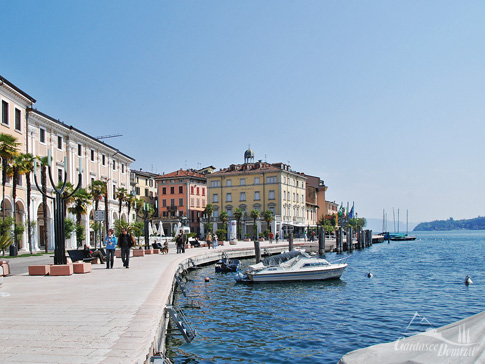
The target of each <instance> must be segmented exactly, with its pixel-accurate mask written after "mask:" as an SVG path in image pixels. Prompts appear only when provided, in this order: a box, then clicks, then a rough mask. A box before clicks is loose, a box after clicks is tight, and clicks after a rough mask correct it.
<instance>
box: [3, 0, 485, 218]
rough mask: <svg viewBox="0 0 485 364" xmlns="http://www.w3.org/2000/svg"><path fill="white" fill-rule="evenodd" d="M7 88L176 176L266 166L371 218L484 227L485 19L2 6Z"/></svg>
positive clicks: (327, 11) (444, 6)
mask: <svg viewBox="0 0 485 364" xmlns="http://www.w3.org/2000/svg"><path fill="white" fill-rule="evenodd" d="M0 9H1V21H0V34H1V42H0V44H1V52H0V75H2V76H3V77H5V78H6V79H8V80H9V81H10V82H12V83H13V84H15V85H16V86H17V87H19V88H20V89H22V90H23V91H24V92H26V93H28V94H29V95H31V96H32V97H34V98H35V99H36V100H37V102H36V104H35V105H34V107H35V108H37V109H38V110H39V111H42V112H43V113H46V114H47V115H49V116H51V117H54V118H56V119H60V120H61V121H63V122H64V123H66V124H68V125H73V126H75V127H76V128H78V129H80V130H82V131H84V132H86V133H87V134H89V135H91V136H101V135H116V134H121V135H122V136H121V137H116V138H110V139H105V140H104V141H105V142H106V143H108V144H109V145H111V146H113V147H115V148H118V149H120V151H122V152H123V153H125V154H127V155H129V156H130V157H132V158H134V159H135V160H136V162H135V163H133V164H132V166H131V167H132V168H133V169H140V168H142V169H143V170H144V171H150V172H154V173H160V174H161V173H163V172H165V173H168V172H172V171H174V170H177V169H179V168H184V169H185V168H202V167H206V166H209V165H212V166H215V167H216V168H218V169H219V168H225V167H227V166H229V165H230V164H233V163H234V164H237V163H243V162H244V158H243V156H244V151H245V150H246V149H247V148H248V147H249V146H250V147H251V149H252V150H253V151H254V153H255V159H256V160H263V161H267V162H270V163H277V162H283V163H289V164H290V165H291V168H292V169H293V170H295V171H298V172H303V173H306V174H309V175H313V176H318V177H320V178H321V179H322V180H324V182H325V185H326V186H328V190H327V200H329V201H335V202H336V203H338V204H340V203H342V202H343V203H344V205H345V206H346V205H347V202H348V203H349V204H350V205H352V203H354V204H355V210H356V212H357V213H358V216H359V217H366V218H368V219H371V218H375V219H382V216H383V211H384V210H385V211H386V213H387V215H388V218H389V219H390V220H391V219H392V214H393V212H392V211H393V209H394V211H396V214H397V209H400V211H401V215H400V216H401V221H404V219H405V212H404V211H406V210H407V211H408V214H409V221H410V222H411V221H412V222H424V221H432V220H443V219H449V218H450V217H452V218H454V219H456V220H458V219H464V218H473V217H477V216H483V215H485V214H484V212H483V211H484V209H485V195H484V192H483V181H485V169H484V168H483V164H484V163H483V157H484V155H485V153H484V149H485V143H484V142H483V135H484V134H485V123H484V122H483V121H484V117H485V102H484V100H485V98H484V96H485V95H484V93H485V66H484V65H485V43H484V41H483V39H484V36H485V22H484V21H483V14H484V13H485V2H482V1H473V0H471V1H466V2H460V1H447V0H439V1H431V0H430V1H413V0H403V1H398V0H396V1H361V0H356V1H335V0H334V1H327V0H319V1H311V0H308V1H307V0H301V1H287V0H286V1H285V0H275V1H272V0H271V1H270V0H258V1H251V0H244V1H242V0H240V1H227V0H221V1H215V0H209V1H165V0H158V1H149V0H142V1H136V2H135V1H125V0H116V1H114V0H103V1H88V0H87V1H72V0H62V1H61V0H47V1H37V0H33V1H25V0H18V1H5V0H4V1H2V2H1V3H0Z"/></svg>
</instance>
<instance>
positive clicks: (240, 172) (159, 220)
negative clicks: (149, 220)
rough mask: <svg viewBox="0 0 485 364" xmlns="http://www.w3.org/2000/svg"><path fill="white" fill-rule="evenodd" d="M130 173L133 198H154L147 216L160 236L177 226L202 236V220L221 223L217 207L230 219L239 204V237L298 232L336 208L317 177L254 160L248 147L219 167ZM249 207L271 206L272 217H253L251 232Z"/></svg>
mask: <svg viewBox="0 0 485 364" xmlns="http://www.w3.org/2000/svg"><path fill="white" fill-rule="evenodd" d="M132 173H133V175H134V176H135V177H134V178H135V179H136V181H137V188H136V191H137V192H139V193H141V195H139V196H138V195H137V197H138V198H143V197H145V198H146V199H153V200H154V206H155V207H156V216H155V217H154V218H153V221H154V222H155V223H156V224H162V226H163V230H164V232H165V234H166V235H172V234H173V233H174V231H175V230H176V229H177V228H178V227H179V226H188V227H190V230H191V232H194V233H196V234H198V235H199V236H200V237H203V236H204V235H205V233H206V232H205V231H204V226H207V224H208V223H209V227H210V229H211V230H213V231H215V230H217V228H218V227H220V226H221V224H222V222H221V221H220V215H221V212H223V211H224V212H226V213H227V215H228V216H229V219H230V220H234V219H235V217H234V216H235V215H234V212H235V211H236V209H240V210H239V211H243V213H244V214H243V218H242V221H241V227H242V231H241V235H242V236H243V237H244V236H254V235H255V233H258V234H260V233H262V232H265V231H267V230H270V231H271V232H273V233H279V235H280V236H281V237H285V236H286V235H287V234H288V233H293V234H294V235H295V236H296V237H303V235H304V234H305V232H306V231H308V229H309V228H313V227H315V226H316V225H317V223H318V221H319V220H320V219H322V217H324V216H327V215H333V214H336V213H337V204H335V203H334V202H328V201H326V200H325V192H326V190H327V186H325V183H324V181H323V180H321V179H320V178H319V177H315V176H310V175H306V174H304V173H301V172H296V171H294V170H292V169H291V167H290V166H289V165H288V164H284V163H268V162H263V161H261V160H258V161H255V158H254V152H253V151H252V150H251V149H248V150H246V151H245V152H244V163H241V164H231V165H230V166H228V167H227V168H221V169H220V170H216V169H215V167H213V166H210V167H207V168H204V169H202V170H192V169H189V170H183V169H180V170H177V171H174V172H171V173H168V174H162V175H157V174H153V173H147V172H143V171H132ZM144 186H145V187H144ZM150 188H152V189H150ZM143 193H145V196H143ZM148 194H149V195H148ZM207 204H211V205H212V207H213V213H212V215H211V216H210V221H209V220H208V219H209V217H208V216H206V215H205V214H204V213H203V212H204V210H205V207H206V205H207ZM252 210H257V211H259V212H260V213H264V212H265V211H271V212H272V214H273V216H274V219H273V220H272V221H271V222H270V223H267V222H265V221H264V219H263V218H259V219H258V220H257V221H256V229H257V231H254V221H253V219H252V218H251V217H250V212H251V211H252Z"/></svg>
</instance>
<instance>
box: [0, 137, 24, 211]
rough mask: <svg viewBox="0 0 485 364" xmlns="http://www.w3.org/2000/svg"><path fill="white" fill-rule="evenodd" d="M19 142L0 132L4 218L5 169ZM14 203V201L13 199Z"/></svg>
mask: <svg viewBox="0 0 485 364" xmlns="http://www.w3.org/2000/svg"><path fill="white" fill-rule="evenodd" d="M19 146H20V143H18V142H17V138H15V137H14V136H12V135H9V134H3V133H0V158H2V205H1V207H2V210H3V216H2V217H3V219H5V185H6V184H7V170H8V166H9V163H10V162H11V160H12V159H13V158H14V157H15V156H16V155H17V154H18V147H19ZM14 204H15V201H14Z"/></svg>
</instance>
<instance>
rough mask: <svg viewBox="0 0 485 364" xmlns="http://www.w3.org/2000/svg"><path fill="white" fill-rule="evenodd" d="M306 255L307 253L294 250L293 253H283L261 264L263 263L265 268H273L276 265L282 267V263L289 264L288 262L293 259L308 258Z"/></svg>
mask: <svg viewBox="0 0 485 364" xmlns="http://www.w3.org/2000/svg"><path fill="white" fill-rule="evenodd" d="M306 255H307V254H306V253H305V252H302V251H298V250H293V251H291V252H287V253H282V254H278V255H275V256H272V257H269V258H266V259H264V260H263V261H262V262H261V263H263V265H264V266H265V267H271V266H275V265H280V264H281V263H284V262H287V261H288V260H290V259H293V258H295V257H299V256H306Z"/></svg>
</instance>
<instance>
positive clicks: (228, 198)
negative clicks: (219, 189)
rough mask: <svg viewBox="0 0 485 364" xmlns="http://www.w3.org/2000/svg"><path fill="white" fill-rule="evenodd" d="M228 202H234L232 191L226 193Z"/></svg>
mask: <svg viewBox="0 0 485 364" xmlns="http://www.w3.org/2000/svg"><path fill="white" fill-rule="evenodd" d="M226 202H232V193H226Z"/></svg>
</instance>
